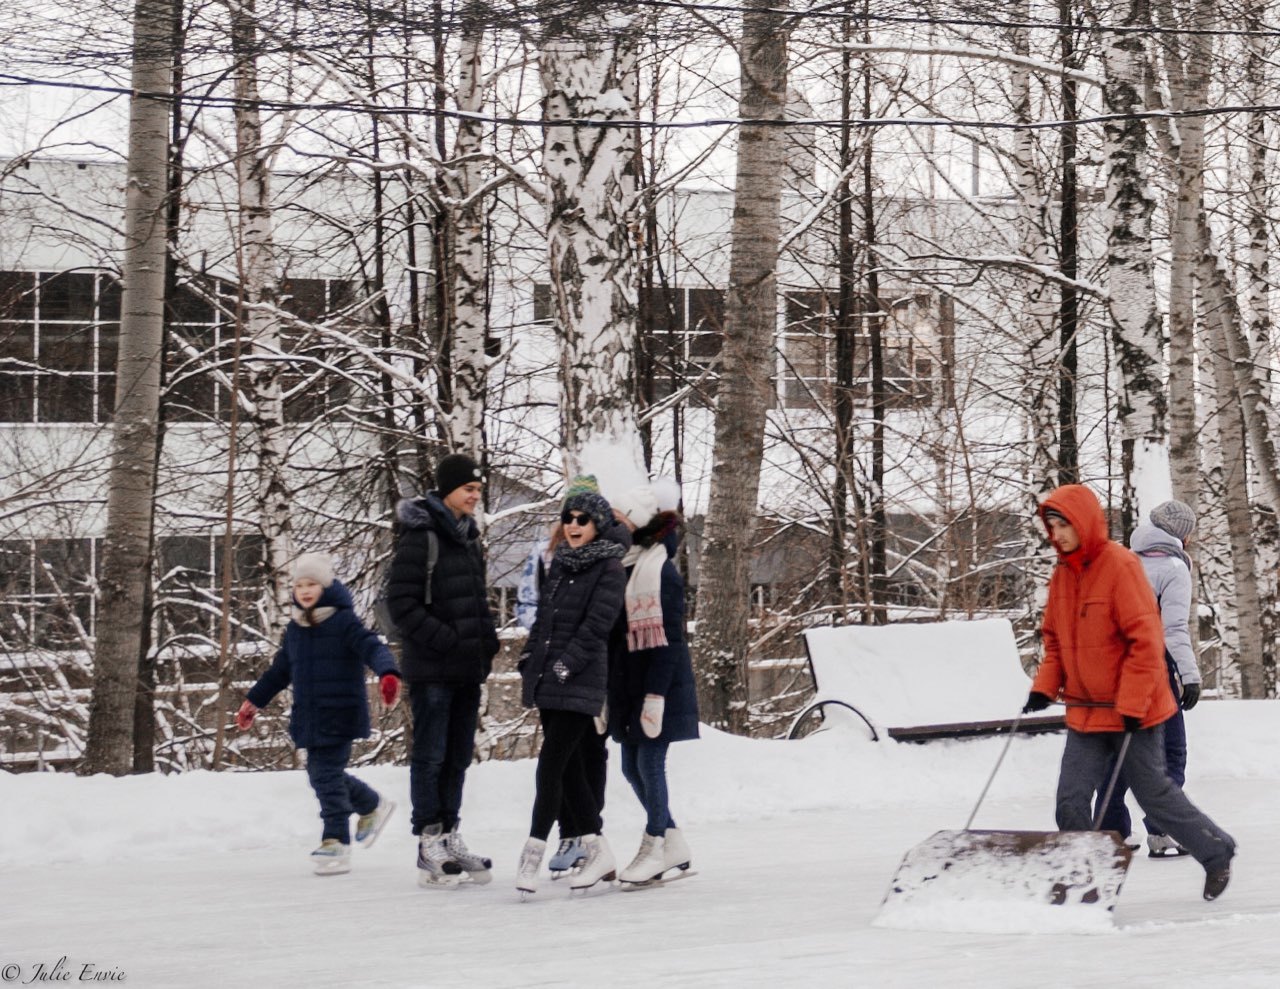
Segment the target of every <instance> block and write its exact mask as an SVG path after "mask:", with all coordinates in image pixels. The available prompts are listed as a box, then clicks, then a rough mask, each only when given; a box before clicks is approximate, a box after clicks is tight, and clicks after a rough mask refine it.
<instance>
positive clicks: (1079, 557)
mask: <svg viewBox="0 0 1280 989" xmlns="http://www.w3.org/2000/svg"><path fill="white" fill-rule="evenodd" d="M1049 509H1053V511H1055V512H1057V513H1058V514H1059V515H1061V516H1062V517H1063V518H1065V519H1066V520H1067V521H1068V522H1070V523H1071V527H1072V528H1073V529H1075V530H1076V535H1077V536H1079V537H1080V548H1079V549H1078V550H1075V551H1074V552H1071V553H1061V552H1060V553H1059V554H1058V559H1059V560H1061V561H1062V562H1063V563H1066V564H1068V565H1069V566H1072V567H1075V568H1077V569H1078V568H1079V566H1083V565H1084V564H1085V563H1090V562H1092V561H1093V560H1096V559H1097V558H1098V554H1099V553H1100V552H1101V551H1102V547H1104V546H1105V545H1106V544H1107V542H1108V540H1109V539H1110V536H1109V534H1108V532H1107V516H1106V514H1105V513H1104V512H1103V511H1102V504H1101V503H1100V502H1099V501H1098V496H1097V495H1095V494H1094V493H1093V492H1092V491H1090V490H1089V489H1088V488H1086V487H1085V486H1084V485H1083V484H1064V485H1063V486H1062V487H1060V488H1056V489H1054V490H1053V491H1052V492H1050V494H1049V497H1047V498H1046V499H1045V500H1044V501H1043V502H1041V503H1040V509H1039V513H1040V521H1041V523H1043V524H1044V527H1045V531H1046V532H1048V531H1049V526H1048V523H1047V522H1046V521H1045V517H1044V513H1045V512H1046V511H1047V510H1049Z"/></svg>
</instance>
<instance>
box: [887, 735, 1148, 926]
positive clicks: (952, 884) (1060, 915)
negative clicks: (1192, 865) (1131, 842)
mask: <svg viewBox="0 0 1280 989" xmlns="http://www.w3.org/2000/svg"><path fill="white" fill-rule="evenodd" d="M1021 720H1022V714H1021V712H1019V714H1018V716H1017V717H1016V718H1014V720H1013V723H1012V725H1011V726H1010V730H1009V738H1008V739H1007V740H1006V741H1005V744H1004V747H1003V749H1001V752H1000V758H999V759H997V760H996V765H995V769H993V770H992V771H991V776H990V777H988V779H987V783H986V786H984V787H983V789H982V793H981V794H980V795H979V796H978V802H977V804H975V805H974V808H973V812H972V813H970V815H969V820H968V821H967V822H965V826H964V828H963V829H962V830H959V831H939V832H937V833H936V834H934V835H933V836H932V837H930V838H927V839H926V840H925V841H922V842H921V843H920V844H918V845H916V846H915V847H914V848H912V849H910V850H909V851H908V852H907V854H906V855H905V856H904V857H903V859H902V864H901V865H899V866H898V871H897V873H896V874H895V875H894V877H893V882H892V883H891V884H890V886H889V890H888V892H887V893H886V894H885V898H884V902H883V903H882V904H881V906H880V911H879V913H878V914H877V915H876V917H875V920H874V921H873V924H874V925H875V926H877V927H905V928H910V929H922V930H956V931H983V932H1018V931H1026V932H1044V931H1068V930H1107V929H1110V928H1111V926H1112V923H1111V911H1112V910H1113V909H1114V907H1115V904H1116V899H1117V898H1118V897H1119V895H1120V887H1121V885H1122V884H1123V882H1124V878H1125V873H1126V872H1127V870H1128V868H1129V860H1130V859H1131V858H1132V856H1133V852H1132V850H1131V849H1129V848H1128V847H1127V846H1126V845H1125V843H1124V841H1123V840H1122V839H1121V838H1120V835H1119V834H1117V833H1116V832H1114V831H1099V830H1098V826H1099V824H1100V822H1101V810H1100V811H1099V817H1098V818H1097V819H1095V820H1094V822H1093V829H1092V830H1090V831H981V830H972V829H971V828H970V825H972V824H973V819H974V817H975V816H976V815H977V813H978V808H979V807H980V806H981V805H982V801H983V799H984V798H985V797H986V795H987V790H988V789H990V787H991V782H992V780H994V779H995V775H996V773H997V772H998V771H999V769H1000V764H1001V763H1002V762H1003V761H1004V757H1005V754H1006V753H1007V752H1008V751H1009V746H1010V744H1012V742H1013V736H1014V734H1016V732H1017V730H1018V724H1019V722H1021ZM1129 738H1130V736H1129V733H1127V732H1126V733H1125V737H1124V741H1123V742H1122V743H1121V748H1120V754H1119V757H1118V758H1117V760H1116V768H1115V771H1114V772H1113V773H1112V774H1111V780H1110V782H1109V784H1108V786H1107V791H1106V794H1105V799H1104V800H1103V801H1102V804H1101V807H1105V806H1106V804H1107V801H1109V800H1110V798H1111V794H1112V792H1113V791H1114V789H1115V785H1116V780H1117V779H1118V778H1119V775H1120V767H1121V766H1122V765H1123V763H1124V757H1125V753H1126V752H1127V751H1128V748H1129Z"/></svg>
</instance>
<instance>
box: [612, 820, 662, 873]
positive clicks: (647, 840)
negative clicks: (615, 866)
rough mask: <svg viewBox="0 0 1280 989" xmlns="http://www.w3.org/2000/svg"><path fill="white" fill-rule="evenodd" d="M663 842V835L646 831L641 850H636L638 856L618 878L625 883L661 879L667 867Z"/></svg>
mask: <svg viewBox="0 0 1280 989" xmlns="http://www.w3.org/2000/svg"><path fill="white" fill-rule="evenodd" d="M663 844H664V842H663V839H662V836H661V835H652V834H649V832H648V831H646V832H645V833H644V837H643V838H641V839H640V850H639V851H638V852H636V857H635V858H633V859H632V860H631V864H630V865H629V866H627V867H626V868H625V869H623V870H622V872H620V873H619V874H618V878H619V879H620V880H622V882H624V883H631V884H634V885H641V884H643V883H648V882H652V881H653V880H655V879H661V878H662V874H663V873H664V872H666V869H667V867H666V864H665V862H666V857H665V855H664V854H663V848H662V846H663Z"/></svg>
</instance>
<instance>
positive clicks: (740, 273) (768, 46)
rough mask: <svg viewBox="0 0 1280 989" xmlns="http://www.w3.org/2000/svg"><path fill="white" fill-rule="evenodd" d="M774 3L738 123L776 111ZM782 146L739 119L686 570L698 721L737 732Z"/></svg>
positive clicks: (780, 66)
mask: <svg viewBox="0 0 1280 989" xmlns="http://www.w3.org/2000/svg"><path fill="white" fill-rule="evenodd" d="M784 6H785V5H780V4H777V3H773V2H770V0H750V2H749V3H747V4H746V13H744V14H743V18H742V41H741V47H740V49H739V58H740V59H741V66H742V67H741V79H742V82H741V86H742V90H741V95H740V97H739V116H740V117H741V118H743V119H744V120H782V119H783V118H784V117H785V115H786V100H787V35H786V31H785V28H784V21H783V15H782V14H781V13H780V11H781V10H782V9H783V8H784ZM785 145H786V134H785V132H784V131H783V129H782V128H781V127H760V126H751V125H747V124H744V125H741V126H740V127H739V130H738V158H737V175H736V179H735V186H734V192H735V199H734V218H733V235H732V237H733V239H732V242H731V244H730V253H729V290H728V298H727V300H726V307H725V339H724V349H723V351H722V356H721V377H720V388H719V392H718V393H717V396H716V415H715V422H716V426H715V445H714V449H713V453H712V467H711V496H710V502H709V505H708V508H707V518H706V524H705V528H704V531H703V541H702V559H701V563H700V565H699V568H698V602H697V604H698V607H697V620H698V624H697V636H696V640H695V646H696V650H695V651H696V656H695V659H696V667H697V671H698V681H699V695H700V696H699V701H700V705H701V710H702V718H703V719H704V720H705V721H707V722H708V723H709V724H711V725H714V726H717V727H724V728H728V729H729V730H730V731H737V732H741V731H742V730H744V728H745V727H746V723H747V670H746V663H747V646H748V639H749V636H750V629H749V626H748V617H749V609H750V603H751V574H750V565H751V551H752V548H753V545H754V533H755V521H756V505H757V499H758V496H759V489H760V465H761V460H762V459H763V456H764V426H765V417H766V414H767V410H768V408H769V404H770V389H771V388H772V387H773V385H772V383H771V381H770V373H771V371H772V367H773V357H772V354H773V346H772V344H773V335H774V331H775V329H776V321H777V316H776V313H777V282H776V273H777V263H778V247H779V240H780V235H781V205H782V172H783V169H782V158H783V149H784V147H785Z"/></svg>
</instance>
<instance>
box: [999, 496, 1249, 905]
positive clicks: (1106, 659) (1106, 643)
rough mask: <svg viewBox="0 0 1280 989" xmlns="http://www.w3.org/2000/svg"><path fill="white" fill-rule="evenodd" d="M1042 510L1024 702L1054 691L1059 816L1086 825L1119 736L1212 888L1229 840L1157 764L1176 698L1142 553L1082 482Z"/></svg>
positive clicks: (1136, 784) (1145, 804)
mask: <svg viewBox="0 0 1280 989" xmlns="http://www.w3.org/2000/svg"><path fill="white" fill-rule="evenodd" d="M1040 518H1041V520H1042V521H1043V522H1044V526H1045V529H1046V530H1047V532H1048V534H1049V541H1050V542H1051V543H1052V544H1053V546H1054V548H1055V549H1056V550H1057V551H1058V565H1057V567H1055V568H1054V571H1053V575H1052V576H1051V577H1050V578H1049V600H1048V602H1047V603H1046V604H1045V611H1044V624H1043V628H1042V634H1043V639H1044V659H1043V661H1042V662H1041V664H1040V669H1039V671H1038V672H1037V673H1036V677H1035V680H1034V681H1033V683H1032V685H1031V693H1030V695H1029V696H1028V698H1027V703H1026V706H1025V707H1024V708H1023V710H1024V711H1026V712H1030V711H1041V710H1043V709H1044V708H1046V707H1048V706H1049V705H1050V704H1051V703H1053V702H1054V701H1055V700H1058V699H1061V700H1062V701H1063V702H1064V703H1065V704H1066V705H1067V741H1066V746H1065V748H1064V749H1063V753H1062V768H1061V772H1060V773H1059V776H1058V794H1057V822H1058V827H1059V828H1061V829H1062V830H1063V831H1087V830H1090V829H1091V828H1092V826H1093V822H1092V815H1091V811H1090V808H1091V806H1092V803H1093V795H1094V787H1095V785H1096V783H1097V781H1098V780H1099V779H1101V778H1102V777H1103V774H1104V772H1105V769H1106V766H1107V764H1108V762H1109V761H1110V760H1111V759H1112V757H1113V756H1115V755H1116V754H1117V753H1118V752H1120V750H1121V747H1122V745H1123V744H1124V741H1125V739H1128V745H1127V748H1126V749H1125V757H1124V772H1125V777H1126V779H1127V780H1128V782H1129V785H1130V789H1131V791H1132V793H1133V795H1134V797H1135V798H1136V799H1137V801H1138V803H1139V804H1141V805H1142V808H1143V810H1144V811H1145V812H1146V814H1147V816H1148V817H1150V818H1151V820H1152V821H1155V822H1156V823H1158V824H1159V825H1160V826H1161V827H1162V828H1163V830H1165V831H1166V832H1167V833H1168V834H1170V835H1171V836H1172V837H1173V838H1174V840H1175V841H1177V842H1178V843H1179V844H1180V845H1182V846H1183V847H1184V848H1186V849H1187V850H1188V851H1189V852H1190V853H1191V854H1192V855H1193V856H1195V859H1196V861H1198V862H1199V863H1200V864H1201V865H1202V866H1204V870H1205V884H1204V898H1205V899H1206V900H1213V899H1216V898H1217V897H1218V896H1220V895H1221V894H1222V892H1223V891H1224V890H1225V889H1226V887H1227V883H1228V881H1229V880H1230V878H1231V859H1232V857H1233V856H1234V855H1235V842H1234V841H1233V840H1232V838H1231V836H1230V835H1229V834H1227V833H1226V832H1225V831H1223V830H1222V829H1221V828H1220V827H1218V826H1217V825H1216V824H1215V823H1214V822H1213V821H1212V820H1210V819H1209V817H1208V816H1207V815H1205V814H1204V812H1203V811H1201V810H1199V809H1198V808H1197V807H1196V806H1195V805H1194V804H1193V803H1191V801H1190V800H1188V799H1187V797H1186V794H1185V793H1183V791H1182V790H1181V789H1180V788H1179V787H1177V786H1176V785H1175V784H1174V783H1173V782H1172V781H1171V780H1170V779H1169V777H1168V775H1167V773H1166V772H1165V765H1164V743H1163V736H1162V735H1161V732H1162V731H1163V727H1162V726H1163V724H1164V722H1165V721H1167V720H1168V719H1169V718H1171V717H1173V715H1174V714H1175V713H1176V712H1177V710H1178V704H1177V701H1176V700H1174V697H1173V692H1172V691H1171V690H1170V689H1169V677H1168V671H1167V669H1166V667H1165V662H1164V627H1163V625H1162V624H1161V621H1160V610H1159V606H1158V605H1157V604H1156V599H1155V594H1154V593H1153V592H1152V590H1151V585H1150V584H1149V583H1148V581H1147V578H1146V574H1145V573H1144V572H1143V569H1142V563H1141V561H1140V560H1139V559H1138V557H1137V556H1136V555H1135V554H1134V553H1133V552H1132V551H1130V550H1128V549H1126V548H1125V547H1124V546H1122V545H1120V544H1119V543H1117V542H1114V541H1112V540H1111V539H1110V538H1109V537H1108V535H1107V520H1106V516H1105V515H1104V514H1103V511H1102V505H1101V504H1099V502H1098V499H1097V498H1096V497H1095V496H1094V494H1093V492H1092V491H1090V490H1089V489H1088V488H1086V487H1084V486H1083V485H1079V484H1067V485H1064V486H1062V487H1060V488H1058V489H1057V490H1056V491H1054V492H1053V493H1052V494H1050V495H1049V497H1048V498H1046V499H1045V500H1044V502H1043V503H1042V504H1041V506H1040Z"/></svg>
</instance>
